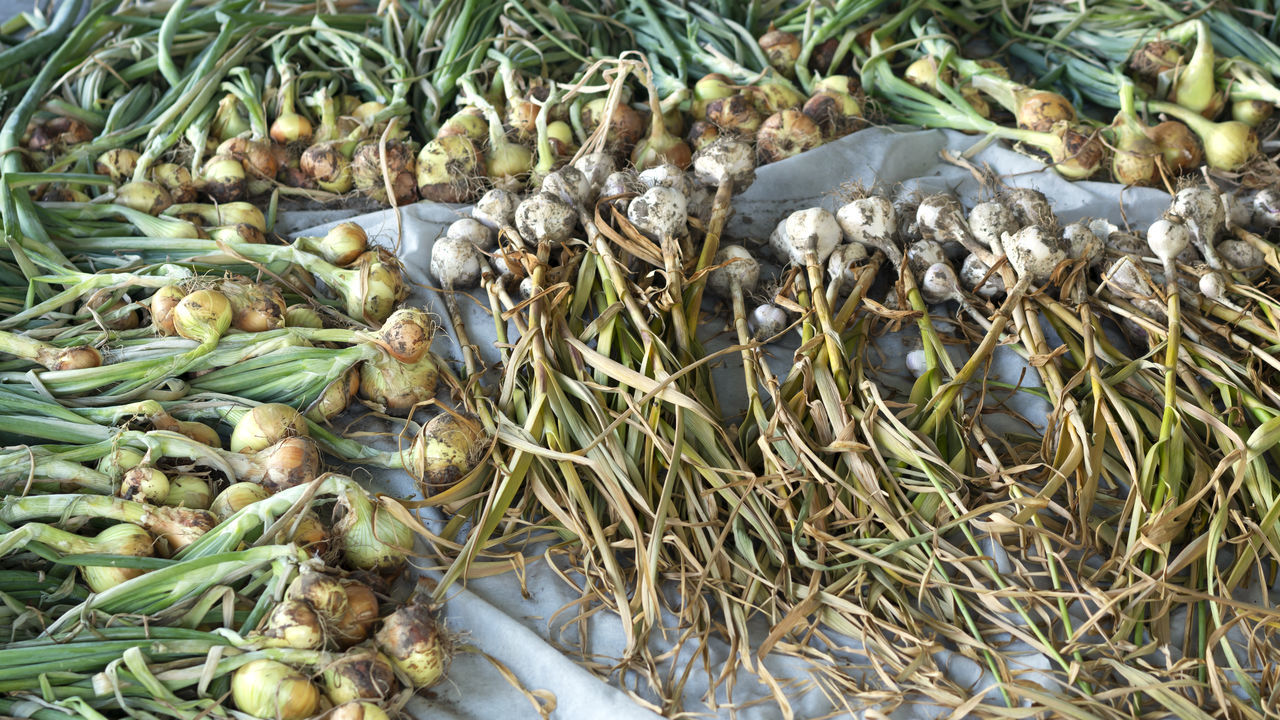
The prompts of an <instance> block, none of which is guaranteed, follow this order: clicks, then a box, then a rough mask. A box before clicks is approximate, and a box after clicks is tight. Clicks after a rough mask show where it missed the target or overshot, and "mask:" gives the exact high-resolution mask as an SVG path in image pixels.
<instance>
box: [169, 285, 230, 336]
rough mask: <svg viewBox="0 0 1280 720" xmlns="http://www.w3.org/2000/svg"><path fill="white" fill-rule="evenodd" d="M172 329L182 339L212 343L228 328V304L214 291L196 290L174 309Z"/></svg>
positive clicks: (223, 297)
mask: <svg viewBox="0 0 1280 720" xmlns="http://www.w3.org/2000/svg"><path fill="white" fill-rule="evenodd" d="M173 327H174V330H175V331H176V332H177V333H178V334H179V335H181V336H182V337H184V338H186V339H188V340H195V341H197V342H199V343H202V344H206V343H214V342H217V340H218V338H220V337H222V335H223V333H225V332H226V331H227V330H228V329H229V328H230V327H231V303H230V302H229V301H228V300H227V297H226V296H225V295H223V294H222V293H220V292H217V291H215V290H196V291H195V292H192V293H189V294H187V295H185V296H184V297H183V298H182V299H181V300H179V301H178V304H177V306H176V307H174V309H173Z"/></svg>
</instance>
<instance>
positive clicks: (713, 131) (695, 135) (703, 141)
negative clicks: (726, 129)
mask: <svg viewBox="0 0 1280 720" xmlns="http://www.w3.org/2000/svg"><path fill="white" fill-rule="evenodd" d="M718 137H720V128H718V127H716V126H715V124H714V123H711V122H707V121H706V120H699V121H697V122H695V123H694V124H693V125H691V126H689V132H688V133H687V134H686V135H685V137H684V140H685V142H687V143H689V147H690V148H692V149H693V152H694V155H695V156H696V155H697V153H698V151H699V150H702V149H703V148H705V147H706V146H707V145H710V144H711V143H713V142H715V140H716V138H718Z"/></svg>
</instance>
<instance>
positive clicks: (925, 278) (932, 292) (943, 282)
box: [920, 262, 964, 305]
mask: <svg viewBox="0 0 1280 720" xmlns="http://www.w3.org/2000/svg"><path fill="white" fill-rule="evenodd" d="M920 295H921V297H923V298H924V301H925V302H927V303H929V304H930V305H937V304H939V303H944V302H946V301H948V300H957V301H962V300H964V293H963V292H962V291H961V290H960V279H959V278H957V277H956V271H955V270H953V269H952V268H951V264H950V263H946V262H936V263H934V264H932V265H930V266H929V267H928V268H926V269H925V271H924V273H923V274H922V275H921V277H920Z"/></svg>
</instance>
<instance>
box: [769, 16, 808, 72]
mask: <svg viewBox="0 0 1280 720" xmlns="http://www.w3.org/2000/svg"><path fill="white" fill-rule="evenodd" d="M759 43H760V49H761V50H763V51H764V56H765V59H767V60H768V61H769V64H770V65H772V66H773V69H774V70H777V71H778V72H779V73H781V74H782V75H785V76H786V77H794V76H795V72H796V62H797V61H798V60H799V59H800V49H801V48H800V38H798V37H796V36H795V34H794V33H789V32H786V31H785V30H778V29H776V28H774V27H773V26H770V27H769V32H767V33H765V34H764V35H761V36H760V40H759Z"/></svg>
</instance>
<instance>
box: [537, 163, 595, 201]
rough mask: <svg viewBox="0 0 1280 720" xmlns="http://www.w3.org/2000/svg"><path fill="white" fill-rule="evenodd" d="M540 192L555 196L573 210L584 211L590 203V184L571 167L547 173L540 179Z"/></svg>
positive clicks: (584, 176)
mask: <svg viewBox="0 0 1280 720" xmlns="http://www.w3.org/2000/svg"><path fill="white" fill-rule="evenodd" d="M541 191H542V192H544V193H550V194H552V195H555V196H556V197H558V198H560V199H561V200H563V201H565V202H566V203H567V204H568V205H569V206H570V207H573V208H578V209H585V208H586V207H587V204H588V203H590V202H591V182H590V181H589V180H587V176H586V175H584V174H583V173H582V171H581V170H578V169H577V168H575V167H573V166H571V165H566V166H564V167H562V168H560V169H559V170H556V171H554V172H550V173H547V175H546V177H544V178H542V186H541Z"/></svg>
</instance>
